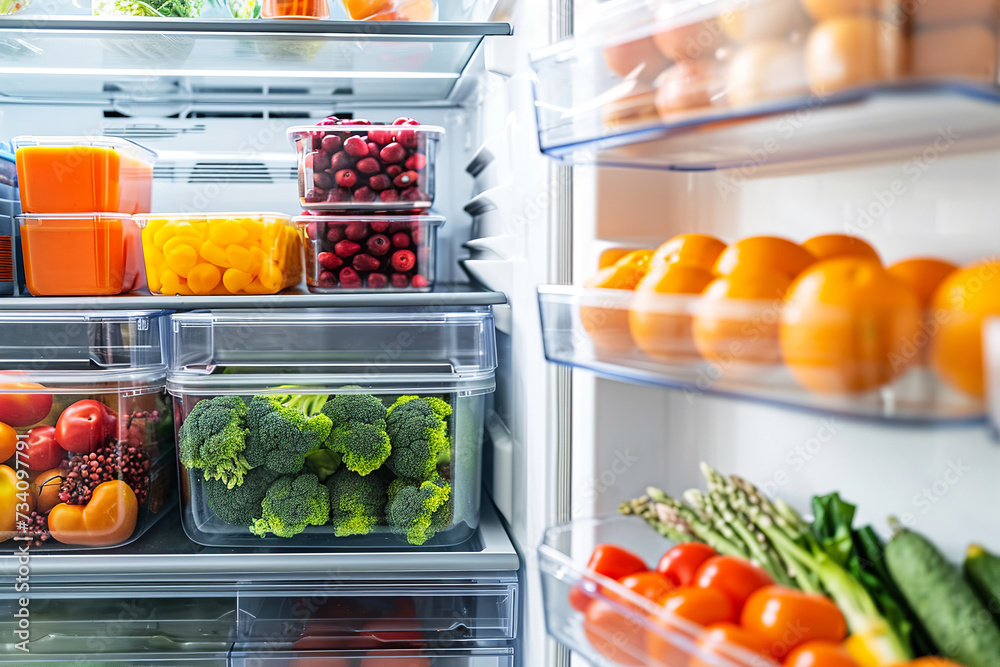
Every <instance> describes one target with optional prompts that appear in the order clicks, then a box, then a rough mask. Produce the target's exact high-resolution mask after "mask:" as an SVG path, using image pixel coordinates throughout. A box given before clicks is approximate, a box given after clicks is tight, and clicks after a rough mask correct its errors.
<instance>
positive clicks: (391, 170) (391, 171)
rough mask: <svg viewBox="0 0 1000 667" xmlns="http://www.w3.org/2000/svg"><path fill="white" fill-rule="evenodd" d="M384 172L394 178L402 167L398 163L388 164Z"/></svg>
mask: <svg viewBox="0 0 1000 667" xmlns="http://www.w3.org/2000/svg"><path fill="white" fill-rule="evenodd" d="M385 173H386V174H388V175H389V178H396V177H397V176H399V175H400V174H402V173H403V168H402V167H400V166H399V165H398V164H390V165H389V166H388V167H386V168H385Z"/></svg>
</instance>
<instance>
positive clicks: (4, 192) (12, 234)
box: [0, 142, 24, 296]
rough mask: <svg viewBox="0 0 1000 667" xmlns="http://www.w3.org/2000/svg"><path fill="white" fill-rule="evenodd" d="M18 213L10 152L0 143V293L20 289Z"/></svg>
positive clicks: (15, 169)
mask: <svg viewBox="0 0 1000 667" xmlns="http://www.w3.org/2000/svg"><path fill="white" fill-rule="evenodd" d="M20 214H21V202H20V198H19V197H18V192H17V167H16V166H15V164H14V153H12V152H11V150H10V146H8V145H7V144H5V143H2V142H0V296H13V295H16V294H18V293H19V292H20V291H21V289H22V288H23V283H24V269H23V268H21V261H20V253H19V252H18V250H19V248H18V245H20V239H21V233H20V231H19V230H18V228H17V216H18V215H20Z"/></svg>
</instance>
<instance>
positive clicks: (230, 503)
mask: <svg viewBox="0 0 1000 667" xmlns="http://www.w3.org/2000/svg"><path fill="white" fill-rule="evenodd" d="M277 477H278V473H276V472H272V471H271V470H269V469H268V468H265V467H260V468H254V469H253V470H251V471H250V472H248V473H247V474H246V475H245V476H244V478H243V484H241V485H240V486H237V487H235V488H232V489H230V488H229V487H227V486H226V484H225V482H222V481H215V480H207V481H206V482H205V487H204V489H205V499H206V500H207V501H208V507H209V509H211V510H212V511H213V512H214V513H215V516H217V517H219V518H220V519H222V520H223V521H225V522H226V523H231V524H232V525H234V526H244V527H249V526H250V525H251V524H253V522H254V521H256V520H257V519H259V518H260V517H261V512H262V511H263V510H262V508H261V503H262V502H263V501H264V496H265V495H267V490H268V488H270V486H271V484H272V483H273V482H274V480H275V479H276V478H277Z"/></svg>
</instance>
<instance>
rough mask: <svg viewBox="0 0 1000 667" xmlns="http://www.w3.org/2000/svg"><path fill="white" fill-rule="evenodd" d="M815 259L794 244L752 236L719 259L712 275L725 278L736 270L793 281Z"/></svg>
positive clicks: (778, 239)
mask: <svg viewBox="0 0 1000 667" xmlns="http://www.w3.org/2000/svg"><path fill="white" fill-rule="evenodd" d="M815 261H816V259H815V258H814V257H813V256H812V255H811V254H810V253H809V251H808V250H806V249H804V248H803V247H802V246H800V245H798V244H797V243H792V242H791V241H789V240H788V239H782V238H778V237H776V236H751V237H749V238H745V239H743V240H742V241H737V242H736V243H734V244H732V245H731V246H729V247H728V248H726V250H725V252H723V253H722V254H721V255H719V259H718V261H716V263H715V273H716V274H717V275H720V276H728V275H729V274H730V273H733V272H734V271H736V269H737V268H738V267H744V266H745V267H751V268H756V269H760V270H766V271H778V272H780V273H784V274H785V275H786V276H788V277H789V278H795V277H796V276H797V275H799V274H800V273H802V272H803V271H804V270H805V269H806V267H808V266H809V265H811V264H813V263H815Z"/></svg>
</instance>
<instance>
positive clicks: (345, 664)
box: [230, 648, 514, 667]
mask: <svg viewBox="0 0 1000 667" xmlns="http://www.w3.org/2000/svg"><path fill="white" fill-rule="evenodd" d="M390 664H391V665H399V667H429V666H430V665H435V666H439V667H514V649H512V648H482V649H413V648H410V649H383V650H381V651H377V650H373V651H357V650H354V651H294V652H290V653H276V652H275V651H273V650H270V649H265V650H262V651H245V650H239V649H235V650H233V652H232V655H231V662H230V665H231V666H232V667H349V666H350V667H353V666H354V665H360V667H369V666H371V667H381V666H382V665H390Z"/></svg>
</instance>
